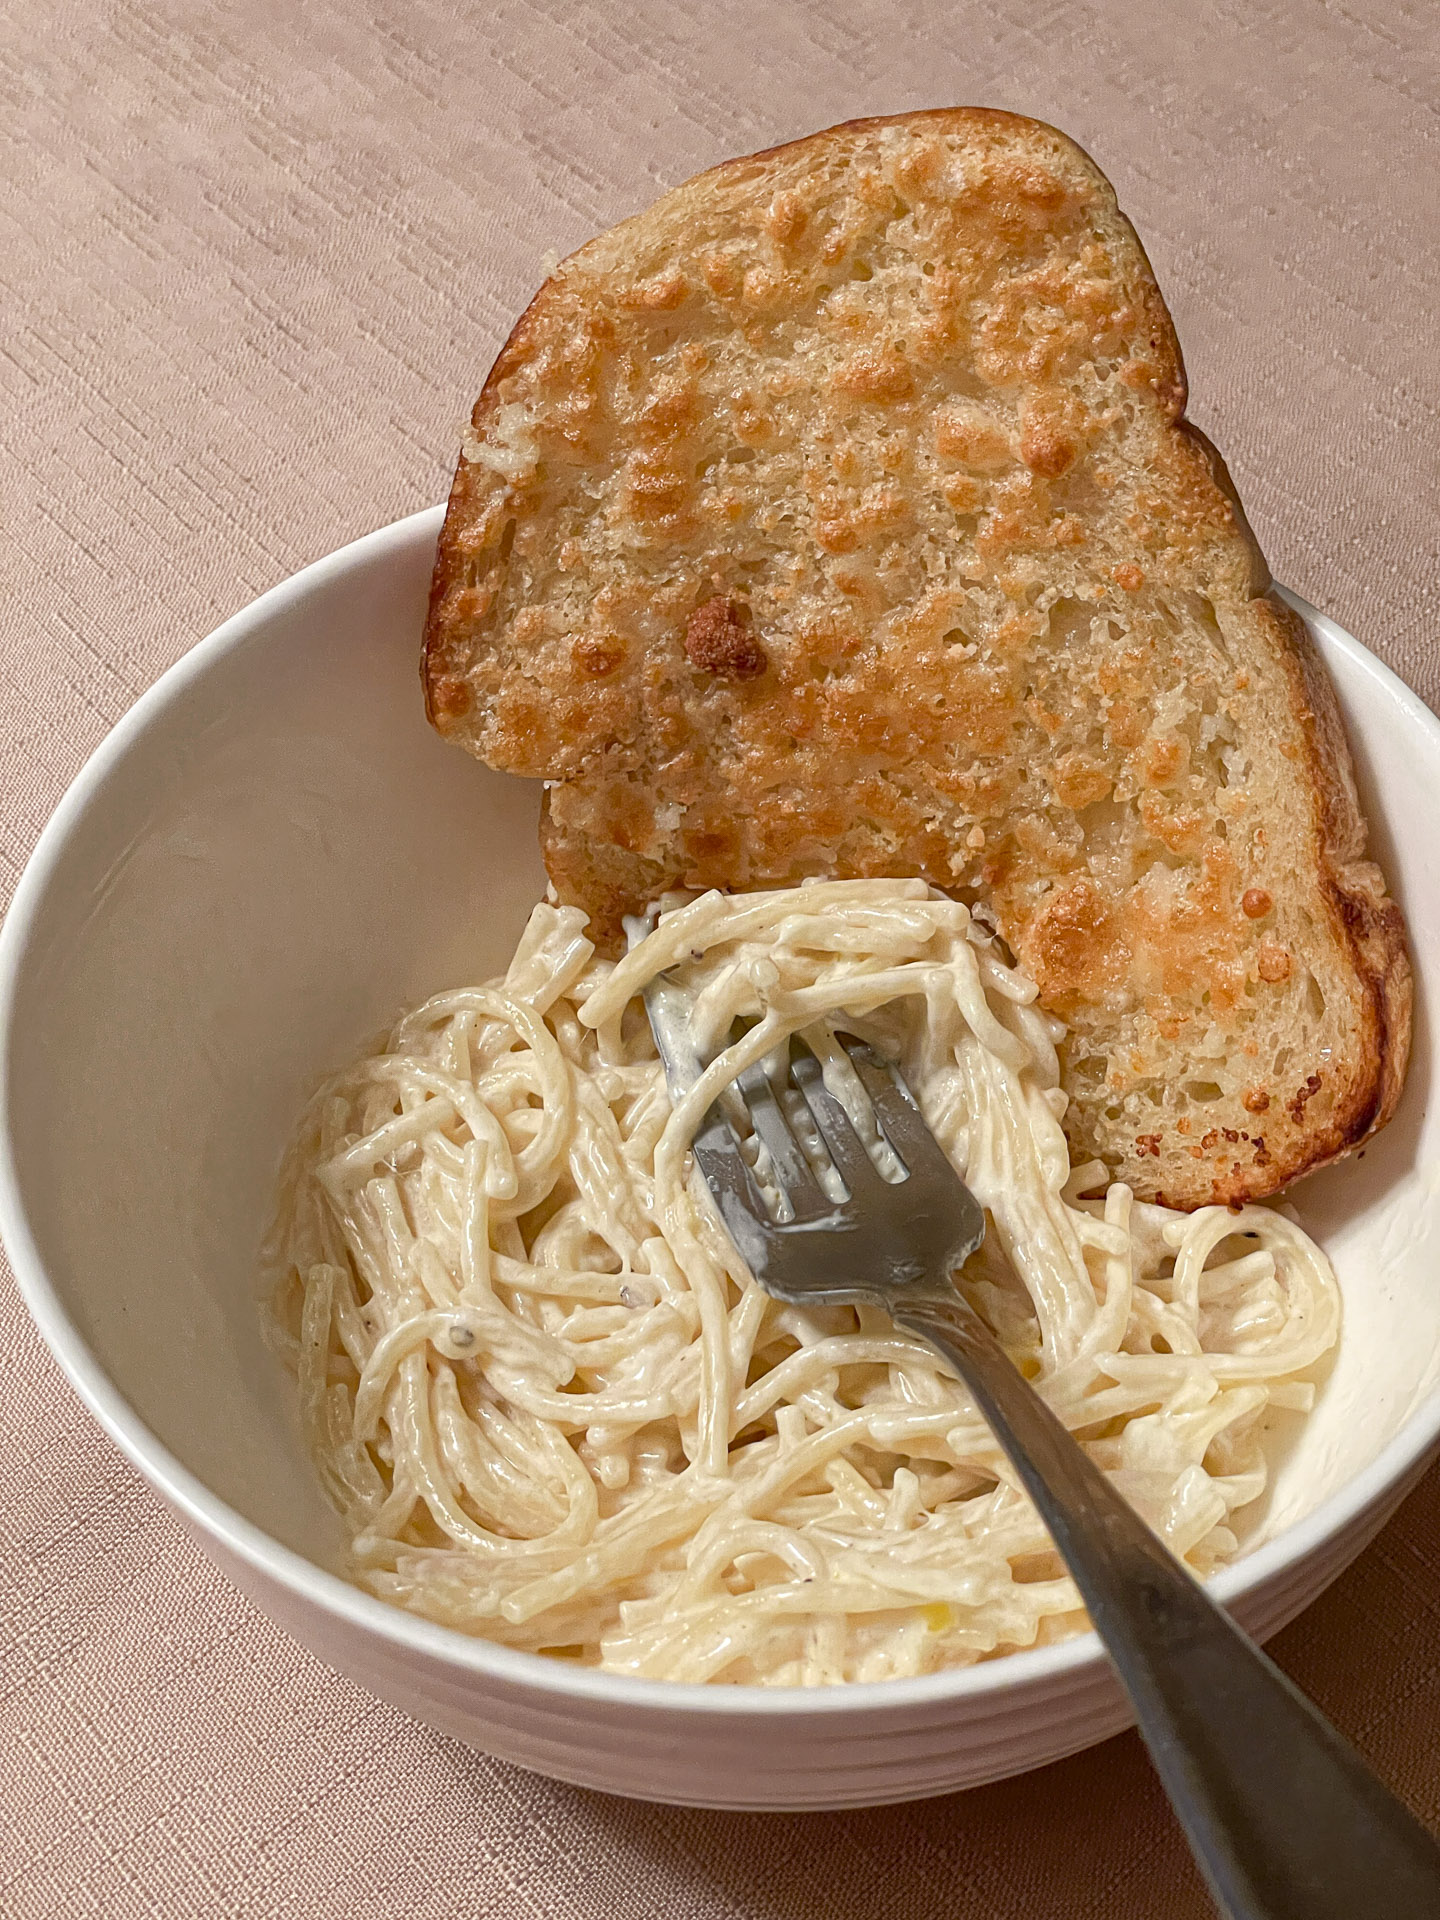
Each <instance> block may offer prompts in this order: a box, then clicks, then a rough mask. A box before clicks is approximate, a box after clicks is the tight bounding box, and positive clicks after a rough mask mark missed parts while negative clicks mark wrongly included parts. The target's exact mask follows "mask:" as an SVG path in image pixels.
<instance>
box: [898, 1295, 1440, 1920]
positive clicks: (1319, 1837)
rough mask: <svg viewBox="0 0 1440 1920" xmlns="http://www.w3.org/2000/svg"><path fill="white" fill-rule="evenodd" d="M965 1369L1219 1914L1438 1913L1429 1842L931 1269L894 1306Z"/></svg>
mask: <svg viewBox="0 0 1440 1920" xmlns="http://www.w3.org/2000/svg"><path fill="white" fill-rule="evenodd" d="M894 1318H895V1321H896V1323H897V1325H899V1326H902V1327H904V1328H906V1329H907V1330H908V1331H909V1332H911V1333H917V1334H919V1335H921V1336H922V1338H924V1339H925V1340H927V1341H929V1343H930V1345H931V1346H933V1347H934V1348H935V1349H936V1351H937V1352H938V1353H939V1354H940V1355H941V1356H942V1357H943V1358H944V1359H945V1360H946V1361H948V1363H949V1364H950V1366H952V1367H953V1368H954V1370H955V1372H956V1373H957V1374H959V1376H960V1378H961V1379H962V1380H963V1381H964V1382H965V1384H966V1385H967V1386H968V1387H969V1389H970V1391H971V1392H972V1393H973V1394H974V1396H975V1399H976V1400H977V1402H978V1403H979V1406H980V1410H981V1412H982V1413H983V1414H984V1416H985V1418H986V1420H987V1421H988V1423H989V1425H990V1427H991V1430H992V1431H993V1433H994V1435H995V1438H996V1439H997V1440H998V1442H999V1443H1000V1445H1001V1447H1002V1448H1003V1449H1004V1451H1005V1453H1006V1454H1007V1455H1008V1456H1009V1459H1010V1462H1011V1464H1012V1465H1013V1467H1014V1468H1015V1471H1016V1473H1017V1474H1018V1475H1019V1477H1020V1479H1021V1481H1022V1482H1023V1483H1024V1486H1025V1488H1026V1490H1027V1491H1028V1492H1029V1494H1030V1497H1031V1499H1032V1500H1033V1501H1034V1502H1035V1505H1036V1507H1037V1508H1038V1510H1039V1512H1040V1515H1041V1517H1042V1519H1043V1520H1044V1521H1045V1524H1046V1526H1047V1527H1048V1528H1049V1530H1050V1533H1051V1536H1052V1538H1053V1539H1054V1542H1055V1545H1056V1547H1057V1548H1058V1549H1059V1551H1060V1555H1061V1557H1062V1559H1063V1560H1064V1561H1065V1564H1066V1566H1067V1567H1068V1568H1069V1569H1070V1573H1071V1575H1072V1576H1073V1578H1074V1580H1075V1584H1076V1585H1077V1587H1078V1588H1079V1589H1080V1593H1081V1596H1082V1598H1083V1599H1084V1602H1085V1605H1086V1607H1087V1609H1088V1610H1089V1614H1090V1618H1091V1621H1092V1622H1093V1623H1094V1626H1095V1630H1096V1632H1097V1633H1098V1634H1099V1635H1100V1638H1101V1640H1102V1641H1103V1642H1104V1643H1105V1647H1106V1650H1107V1651H1108V1653H1109V1655H1110V1658H1111V1660H1112V1661H1113V1662H1114V1664H1115V1666H1116V1669H1117V1670H1118V1672H1119V1675H1120V1679H1121V1681H1122V1683H1123V1685H1124V1687H1125V1691H1126V1692H1127V1694H1128V1695H1129V1696H1130V1703H1131V1705H1132V1706H1133V1707H1134V1709H1135V1717H1136V1719H1137V1721H1138V1722H1139V1727H1140V1732H1141V1734H1142V1735H1143V1736H1144V1739H1145V1744H1146V1746H1147V1747H1148V1748H1149V1749H1150V1757H1151V1759H1152V1760H1153V1761H1154V1764H1155V1769H1156V1771H1157V1772H1158V1773H1159V1775H1160V1778H1161V1781H1162V1782H1163V1784H1164V1787H1165V1791H1166V1792H1167V1793H1168V1794H1169V1796H1170V1801H1171V1804H1172V1805H1173V1807H1174V1808H1175V1811H1176V1813H1177V1814H1178V1816H1179V1818H1180V1823H1181V1825H1182V1826H1183V1828H1184V1829H1185V1834H1186V1838H1187V1839H1188V1840H1189V1842H1190V1846H1191V1849H1192V1850H1193V1852H1194V1854H1195V1858H1196V1860H1197V1861H1198V1862H1199V1864H1200V1867H1201V1869H1202V1871H1203V1872H1204V1874H1205V1877H1206V1879H1207V1881H1208V1882H1209V1885H1210V1890H1211V1892H1212V1894H1213V1895H1214V1897H1215V1900H1216V1902H1217V1904H1218V1905H1219V1907H1220V1909H1221V1911H1222V1912H1223V1913H1225V1914H1227V1915H1229V1916H1231V1920H1436V1917H1437V1916H1440V1845H1437V1843H1436V1841H1435V1840H1434V1839H1432V1837H1431V1836H1430V1834H1429V1833H1427V1832H1426V1830H1425V1829H1424V1828H1423V1827H1422V1826H1421V1825H1420V1823H1419V1822H1418V1821H1417V1820H1416V1819H1415V1818H1414V1817H1413V1816H1412V1815H1411V1814H1410V1813H1409V1812H1407V1811H1406V1809H1405V1808H1404V1807H1403V1806H1402V1805H1401V1804H1400V1802H1399V1801H1398V1800H1396V1799H1395V1798H1394V1797H1393V1795H1392V1794H1391V1793H1390V1792H1389V1791H1388V1790H1387V1789H1386V1788H1385V1787H1384V1786H1382V1785H1381V1783H1380V1782H1379V1780H1377V1779H1376V1777H1375V1775H1374V1774H1373V1773H1371V1771H1370V1769H1369V1768H1368V1767H1367V1766H1366V1765H1365V1763H1364V1761H1363V1760H1361V1758H1360V1756H1359V1755H1358V1754H1357V1753H1356V1752H1355V1751H1354V1749H1353V1748H1351V1747H1350V1746H1349V1745H1348V1744H1347V1743H1346V1742H1345V1741H1344V1740H1342V1739H1341V1737H1340V1735H1339V1734H1338V1733H1337V1732H1336V1731H1335V1729H1334V1728H1333V1727H1332V1726H1331V1725H1330V1723H1329V1722H1328V1721H1327V1720H1326V1719H1324V1718H1323V1716H1322V1715H1321V1714H1320V1713H1319V1712H1317V1710H1316V1709H1315V1708H1314V1707H1313V1706H1312V1705H1311V1703H1310V1702H1309V1701H1308V1700H1307V1699H1306V1698H1305V1696H1304V1695H1303V1694H1302V1693H1301V1692H1300V1691H1299V1689H1298V1688H1297V1687H1296V1686H1294V1684H1293V1683H1292V1682H1291V1681H1290V1680H1288V1679H1287V1678H1286V1676H1285V1675H1284V1674H1283V1673H1281V1671H1280V1669H1279V1668H1278V1667H1277V1666H1276V1665H1275V1664H1274V1662H1273V1661H1271V1660H1269V1659H1268V1658H1267V1657H1266V1656H1265V1655H1264V1654H1263V1653H1262V1652H1261V1651H1260V1649H1259V1648H1258V1647H1257V1646H1256V1645H1255V1644H1254V1643H1253V1641H1251V1640H1249V1639H1248V1638H1247V1637H1246V1635H1245V1634H1243V1633H1242V1632H1241V1631H1240V1629H1239V1628H1238V1627H1237V1626H1236V1625H1235V1624H1234V1623H1233V1622H1232V1621H1231V1620H1230V1618H1229V1617H1228V1616H1227V1615H1226V1614H1224V1613H1222V1612H1221V1610H1220V1608H1219V1607H1218V1606H1216V1605H1215V1603H1214V1602H1213V1601H1212V1600H1211V1599H1210V1598H1209V1597H1208V1596H1207V1594H1206V1593H1205V1590H1204V1588H1203V1587H1202V1586H1201V1585H1200V1583H1199V1582H1198V1581H1197V1580H1196V1579H1195V1578H1194V1576H1193V1575H1192V1574H1191V1573H1190V1572H1189V1571H1188V1570H1187V1569H1186V1568H1184V1567H1182V1565H1181V1564H1180V1562H1179V1561H1178V1560H1176V1559H1175V1558H1174V1556H1173V1555H1172V1554H1171V1553H1170V1552H1169V1550H1168V1549H1167V1548H1166V1547H1164V1546H1163V1545H1162V1544H1161V1542H1160V1541H1159V1540H1158V1539H1157V1537H1156V1536H1155V1534H1153V1533H1152V1532H1151V1530H1150V1528H1149V1527H1148V1526H1147V1525H1146V1524H1145V1522H1144V1521H1143V1520H1142V1519H1141V1518H1140V1517H1139V1515H1138V1514H1137V1513H1136V1512H1135V1510H1134V1509H1133V1508H1132V1507H1130V1506H1129V1505H1128V1504H1127V1503H1126V1501H1125V1500H1124V1499H1123V1498H1122V1497H1121V1496H1120V1494H1119V1493H1117V1492H1116V1490H1115V1488H1114V1487H1113V1486H1112V1485H1111V1483H1110V1481H1109V1480H1107V1479H1106V1477H1105V1475H1104V1474H1103V1473H1102V1472H1101V1471H1100V1469H1099V1468H1098V1467H1097V1466H1096V1465H1095V1464H1094V1462H1093V1461H1091V1460H1090V1459H1089V1457H1088V1456H1087V1455H1086V1454H1085V1453H1084V1452H1083V1451H1082V1449H1081V1448H1080V1446H1079V1444H1078V1443H1077V1442H1076V1441H1075V1440H1074V1439H1073V1438H1072V1437H1071V1435H1070V1434H1069V1433H1068V1432H1067V1430H1066V1429H1065V1427H1064V1426H1062V1425H1061V1423H1060V1421H1059V1420H1057V1419H1056V1417H1055V1415H1054V1414H1053V1413H1052V1412H1051V1411H1050V1409H1049V1407H1048V1406H1046V1404H1045V1402H1044V1401H1043V1400H1042V1399H1041V1398H1040V1396H1039V1394H1038V1393H1036V1392H1035V1390H1034V1389H1033V1388H1032V1387H1031V1386H1030V1384H1029V1383H1028V1381H1026V1380H1025V1379H1024V1378H1023V1376H1022V1375H1021V1374H1020V1373H1019V1372H1018V1371H1017V1369H1016V1368H1015V1367H1014V1366H1012V1364H1011V1362H1010V1361H1009V1359H1008V1358H1007V1357H1006V1355H1005V1352H1004V1350H1003V1349H1002V1348H1001V1346H1000V1344H999V1342H998V1341H997V1340H996V1339H995V1336H994V1335H993V1334H992V1333H991V1332H990V1329H989V1328H988V1327H987V1326H986V1325H985V1323H984V1321H983V1320H981V1318H980V1316H979V1315H978V1314H977V1313H976V1312H975V1311H974V1309H973V1308H972V1307H971V1306H970V1305H969V1303H968V1302H967V1301H965V1300H964V1299H962V1297H961V1296H960V1294H959V1293H958V1292H956V1291H955V1290H954V1288H953V1287H950V1286H949V1284H948V1282H947V1283H946V1291H945V1294H944V1295H943V1296H941V1295H940V1294H939V1293H938V1291H937V1292H936V1293H935V1294H934V1295H933V1296H931V1295H928V1294H927V1296H926V1297H925V1298H924V1300H923V1301H916V1302H915V1303H914V1304H910V1303H906V1304H905V1305H903V1306H901V1307H899V1308H898V1309H895V1310H894Z"/></svg>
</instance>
